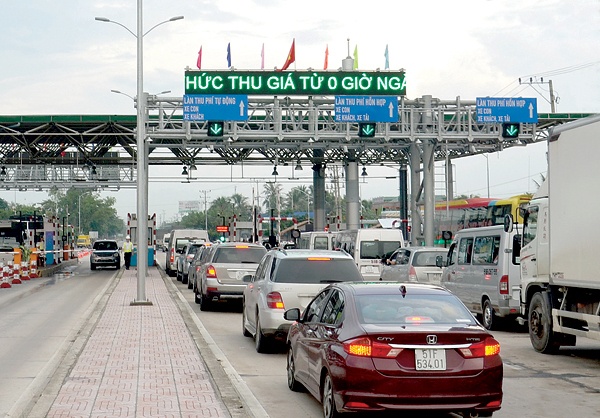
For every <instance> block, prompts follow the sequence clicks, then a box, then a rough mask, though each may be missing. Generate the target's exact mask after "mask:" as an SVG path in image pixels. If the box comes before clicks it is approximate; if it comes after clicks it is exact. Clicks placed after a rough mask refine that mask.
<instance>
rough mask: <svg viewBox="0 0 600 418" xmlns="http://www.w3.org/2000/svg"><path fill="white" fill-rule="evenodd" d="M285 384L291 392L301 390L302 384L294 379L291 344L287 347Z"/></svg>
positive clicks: (294, 364) (294, 368) (302, 388)
mask: <svg viewBox="0 0 600 418" xmlns="http://www.w3.org/2000/svg"><path fill="white" fill-rule="evenodd" d="M287 384H288V388H290V390H291V391H292V392H302V391H303V390H304V386H303V385H302V383H300V382H298V381H297V380H296V362H295V361H294V352H293V351H292V346H289V347H288V354H287Z"/></svg>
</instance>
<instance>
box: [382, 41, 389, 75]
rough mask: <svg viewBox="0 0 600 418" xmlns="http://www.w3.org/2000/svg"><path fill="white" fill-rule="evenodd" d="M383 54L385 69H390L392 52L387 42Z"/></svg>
mask: <svg viewBox="0 0 600 418" xmlns="http://www.w3.org/2000/svg"><path fill="white" fill-rule="evenodd" d="M383 56H384V57H385V69H386V70H389V68H390V53H389V52H388V46H387V44H385V54H383Z"/></svg>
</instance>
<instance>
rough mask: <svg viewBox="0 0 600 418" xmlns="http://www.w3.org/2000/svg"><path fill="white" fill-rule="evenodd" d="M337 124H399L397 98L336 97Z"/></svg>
mask: <svg viewBox="0 0 600 418" xmlns="http://www.w3.org/2000/svg"><path fill="white" fill-rule="evenodd" d="M335 121H336V122H359V123H360V122H398V97H396V96H335Z"/></svg>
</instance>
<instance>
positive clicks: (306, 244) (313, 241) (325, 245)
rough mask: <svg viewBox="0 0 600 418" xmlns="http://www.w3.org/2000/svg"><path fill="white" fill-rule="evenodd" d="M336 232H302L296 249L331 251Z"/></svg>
mask: <svg viewBox="0 0 600 418" xmlns="http://www.w3.org/2000/svg"><path fill="white" fill-rule="evenodd" d="M336 235H337V232H332V231H312V232H302V233H301V235H300V238H298V243H297V244H296V248H298V249H302V250H333V245H334V241H335V237H336Z"/></svg>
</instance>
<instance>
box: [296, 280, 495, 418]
mask: <svg viewBox="0 0 600 418" xmlns="http://www.w3.org/2000/svg"><path fill="white" fill-rule="evenodd" d="M284 316H285V318H286V319H288V320H293V321H296V322H295V323H294V324H292V326H291V328H290V330H289V333H288V337H287V343H288V355H287V358H288V360H287V380H288V386H289V387H290V389H291V390H294V391H298V390H302V389H304V388H306V389H307V390H308V391H309V392H310V393H311V394H312V395H313V396H315V397H316V398H317V399H318V400H320V401H321V403H322V404H323V413H324V416H325V418H332V417H336V416H338V415H339V414H340V413H341V412H350V411H365V412H369V411H385V410H429V411H443V412H458V413H465V414H466V415H469V414H471V415H478V416H491V415H492V414H493V412H494V411H496V410H498V409H500V406H501V403H502V379H503V368H502V359H501V358H500V344H499V343H498V341H496V340H495V339H494V338H493V337H492V335H491V334H490V333H489V332H488V331H487V330H486V329H485V328H484V327H483V326H481V325H480V324H479V323H478V322H477V321H476V320H475V318H474V317H473V315H472V314H471V313H470V312H469V310H468V309H467V308H466V307H465V306H464V305H463V303H462V302H461V301H460V300H459V299H458V298H457V297H456V296H454V295H453V294H452V293H450V292H449V291H447V290H446V289H444V288H442V287H439V286H435V285H426V284H418V283H397V282H396V283H389V282H388V283H386V282H360V283H359V282H346V283H336V284H332V285H330V286H329V287H327V288H326V289H324V290H323V291H322V292H320V293H319V294H318V295H317V296H316V297H315V298H314V299H313V300H312V302H311V303H310V304H309V305H308V306H307V307H306V309H305V310H304V312H303V314H300V310H299V309H290V310H288V311H286V312H285V315H284Z"/></svg>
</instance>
